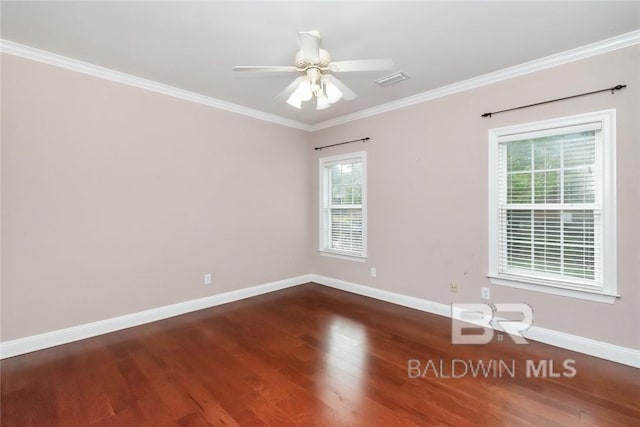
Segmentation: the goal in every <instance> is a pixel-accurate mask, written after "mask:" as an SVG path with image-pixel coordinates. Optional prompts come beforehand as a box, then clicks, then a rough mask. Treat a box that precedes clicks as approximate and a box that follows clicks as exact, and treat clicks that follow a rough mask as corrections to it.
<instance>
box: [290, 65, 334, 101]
mask: <svg viewBox="0 0 640 427" xmlns="http://www.w3.org/2000/svg"><path fill="white" fill-rule="evenodd" d="M313 98H315V100H316V109H317V110H324V109H325V108H329V107H330V106H331V104H335V103H336V102H338V101H340V100H341V99H342V91H341V90H340V89H338V88H337V87H336V85H334V84H333V83H331V82H330V81H329V80H328V79H327V78H325V77H324V76H322V74H321V73H320V70H318V69H317V68H309V69H308V70H307V75H306V76H305V77H304V80H302V81H301V82H300V84H299V85H298V87H297V88H296V89H295V90H294V91H293V92H292V93H291V96H290V97H289V99H287V104H289V105H291V106H292V107H295V108H297V109H301V108H302V102H306V101H311V100H312V99H313Z"/></svg>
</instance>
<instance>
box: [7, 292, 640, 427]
mask: <svg viewBox="0 0 640 427" xmlns="http://www.w3.org/2000/svg"><path fill="white" fill-rule="evenodd" d="M450 329H451V325H450V320H449V319H446V318H443V317H439V316H435V315H430V314H426V313H422V312H419V311H415V310H411V309H407V308H403V307H399V306H395V305H392V304H388V303H384V302H381V301H377V300H373V299H369V298H365V297H362V296H357V295H353V294H349V293H346V292H341V291H337V290H334V289H330V288H326V287H323V286H319V285H315V284H308V285H304V286H299V287H296V288H291V289H287V290H283V291H279V292H275V293H271V294H267V295H263V296H259V297H255V298H251V299H248V300H244V301H239V302H235V303H231V304H226V305H223V306H219V307H214V308H211V309H207V310H202V311H199V312H196V313H190V314H187V315H183V316H179V317H174V318H171V319H167V320H163V321H160V322H155V323H151V324H147V325H143V326H139V327H136V328H131V329H128V330H124V331H120V332H115V333H111V334H107V335H103V336H99V337H96V338H92V339H88V340H84V341H80V342H75V343H71V344H67V345H64V346H59V347H55V348H51V349H47V350H42V351H38V352H35V353H31V354H26V355H22V356H17V357H13V358H10V359H5V360H3V361H2V362H1V365H0V367H1V374H0V375H1V381H2V401H1V404H2V406H1V411H2V417H1V420H2V426H7V427H9V426H18V427H23V426H25V427H26V426H49V425H57V426H65V427H67V426H86V425H91V426H107V425H109V426H154V427H156V426H217V425H225V426H235V425H241V426H258V425H270V426H313V425H327V426H345V425H361V426H405V425H406V426H415V425H453V426H465V425H469V426H471V425H487V426H500V425H509V426H512V425H513V426H519V425H527V426H531V425H535V426H557V425H562V426H574V425H581V426H582V425H599V426H618V425H619V426H632V425H636V426H640V370H638V369H635V368H631V367H626V366H623V365H619V364H616V363H612V362H607V361H604V360H601V359H597V358H593V357H589V356H585V355H581V354H577V353H573V352H570V351H566V350H562V349H558V348H556V347H551V346H547V345H544V344H540V343H531V344H529V345H516V344H513V343H512V342H511V341H510V339H509V338H508V337H507V338H506V339H505V340H503V341H498V340H497V339H496V340H494V341H493V342H491V343H490V344H488V345H452V344H451V342H450V335H451V331H450ZM410 359H414V360H417V361H420V363H421V368H420V376H421V377H420V378H410V377H409V374H412V375H413V376H415V375H416V374H417V371H418V369H415V367H416V363H417V362H411V363H413V364H414V370H413V371H410V370H408V363H409V362H408V361H409V360H410ZM526 359H531V360H534V361H535V362H536V363H538V362H539V361H540V360H553V362H554V371H552V372H554V374H556V373H559V374H560V377H558V378H550V375H549V374H550V372H549V371H548V372H547V374H548V375H547V378H533V377H529V378H528V377H527V376H526V373H527V372H526V369H525V366H526V362H525V360H526ZM565 359H574V360H575V370H576V375H575V376H573V377H565V376H562V375H561V374H562V373H565V374H566V373H567V371H566V370H564V369H563V366H562V363H563V361H564V360H565ZM429 360H431V361H432V362H433V363H434V365H433V366H434V368H435V369H424V368H425V366H428V365H427V364H428V362H429ZM453 360H458V362H452V361H453ZM480 360H483V361H485V362H486V363H487V365H486V366H491V365H489V363H490V362H491V361H494V362H496V365H494V367H495V366H498V367H500V369H496V370H493V369H492V370H491V371H490V372H489V375H486V378H485V375H483V374H479V375H477V376H476V377H475V378H474V377H473V375H472V374H471V373H468V374H467V375H462V373H463V371H464V368H465V367H466V368H467V369H469V368H473V366H476V367H477V366H478V361H480ZM441 361H442V367H443V368H442V371H441V368H440V363H441ZM499 361H502V364H499ZM452 363H453V364H454V369H455V370H454V371H453V373H457V375H458V376H460V378H444V377H443V376H441V374H444V375H445V376H450V375H451V374H452ZM456 363H457V364H456ZM536 366H538V365H536ZM512 367H515V370H514V371H513V372H512V370H511V368H512ZM476 372H478V371H476ZM485 372H487V371H485ZM569 373H570V372H569Z"/></svg>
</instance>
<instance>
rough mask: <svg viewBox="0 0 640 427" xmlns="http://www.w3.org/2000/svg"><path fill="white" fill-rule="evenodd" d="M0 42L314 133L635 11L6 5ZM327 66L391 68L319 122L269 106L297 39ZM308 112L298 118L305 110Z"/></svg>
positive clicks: (359, 84)
mask: <svg viewBox="0 0 640 427" xmlns="http://www.w3.org/2000/svg"><path fill="white" fill-rule="evenodd" d="M1 7H2V9H1V12H2V22H1V24H2V26H1V37H2V38H3V39H5V40H11V41H14V42H17V43H20V44H24V45H28V46H31V47H35V48H39V49H43V50H46V51H50V52H53V53H56V54H59V55H63V56H68V57H71V58H74V59H78V60H81V61H85V62H89V63H92V64H96V65H100V66H102V67H107V68H111V69H114V70H118V71H121V72H124V73H128V74H133V75H136V76H139V77H143V78H146V79H150V80H154V81H157V82H161V83H164V84H168V85H171V86H175V87H178V88H181V89H185V90H189V91H193V92H196V93H199V94H202V95H206V96H210V97H214V98H217V99H220V100H223V101H227V102H231V103H234V104H238V105H242V106H245V107H249V108H253V109H256V110H260V111H264V112H267V113H271V114H275V115H278V116H281V117H285V118H288V119H292V120H296V121H299V122H303V123H307V124H314V123H318V122H322V121H325V120H329V119H332V118H335V117H340V116H343V115H346V114H349V113H354V112H357V111H361V110H363V109H366V108H370V107H374V106H377V105H380V104H384V103H387V102H390V101H394V100H398V99H401V98H404V97H407V96H411V95H415V94H418V93H422V92H425V91H428V90H431V89H435V88H438V87H442V86H445V85H448V84H451V83H455V82H458V81H461V80H464V79H468V78H471V77H475V76H478V75H482V74H485V73H489V72H492V71H497V70H500V69H502V68H505V67H509V66H513V65H517V64H520V63H523V62H526V61H530V60H533V59H537V58H541V57H544V56H547V55H551V54H553V53H557V52H562V51H565V50H568V49H571V48H575V47H578V46H583V45H586V44H589V43H592V42H595V41H599V40H602V39H606V38H609V37H613V36H616V35H619V34H623V33H627V32H630V31H633V30H637V29H639V28H640V2H548V3H547V2H544V3H543V2H510V3H507V2H463V3H460V2H456V3H453V2H327V1H325V2H295V3H294V2H238V1H236V2H95V1H83V2H31V1H21V2H12V1H2V6H1ZM310 29H315V30H319V31H320V32H321V33H322V35H323V41H322V47H323V48H324V49H326V50H328V51H329V53H330V54H331V56H332V59H333V60H346V59H358V58H378V57H390V58H392V59H393V60H394V62H395V66H394V71H400V70H401V71H404V72H405V73H407V74H408V75H409V76H411V79H410V80H407V81H404V82H402V83H399V84H397V85H393V86H389V87H386V88H382V87H379V86H377V85H376V84H375V83H374V80H375V79H377V78H379V77H382V76H384V75H387V74H390V72H367V73H349V74H341V75H340V76H339V77H340V79H341V80H342V81H343V82H344V83H346V84H347V85H348V86H350V87H351V88H352V89H353V90H354V91H355V92H356V93H357V94H358V98H356V99H355V100H353V101H340V102H339V103H338V104H335V105H334V106H332V107H331V108H329V109H328V110H324V111H316V110H315V109H314V108H313V105H312V103H306V105H305V106H304V107H303V109H302V110H301V111H300V110H296V109H295V108H293V107H290V106H289V105H287V104H285V103H284V102H277V101H276V100H275V96H276V95H277V94H278V93H279V92H280V91H281V90H282V89H283V88H284V87H286V86H287V84H288V83H289V82H290V81H292V80H293V78H294V77H295V75H293V74H288V73H284V74H266V73H265V74H258V73H251V72H244V73H237V72H236V73H234V72H233V71H231V67H233V66H234V65H293V56H294V54H295V52H296V51H297V50H298V47H297V43H296V33H297V32H298V31H306V30H310ZM305 107H306V108H305Z"/></svg>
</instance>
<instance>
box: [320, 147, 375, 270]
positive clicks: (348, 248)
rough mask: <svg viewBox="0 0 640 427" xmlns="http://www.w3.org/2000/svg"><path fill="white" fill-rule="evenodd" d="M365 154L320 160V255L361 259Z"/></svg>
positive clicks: (364, 223)
mask: <svg viewBox="0 0 640 427" xmlns="http://www.w3.org/2000/svg"><path fill="white" fill-rule="evenodd" d="M365 183H366V153H365V152H359V153H352V154H346V155H340V156H333V157H324V158H321V159H320V253H321V254H323V255H330V256H331V255H333V256H339V257H340V256H344V257H349V258H352V259H356V260H364V258H365V257H366V253H367V250H366V248H367V245H366V191H365Z"/></svg>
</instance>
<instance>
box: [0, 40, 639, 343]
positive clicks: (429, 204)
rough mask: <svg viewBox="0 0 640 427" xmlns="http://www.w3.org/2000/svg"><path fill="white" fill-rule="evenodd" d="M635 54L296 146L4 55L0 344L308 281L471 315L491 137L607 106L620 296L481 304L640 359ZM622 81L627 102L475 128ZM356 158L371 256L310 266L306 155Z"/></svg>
mask: <svg viewBox="0 0 640 427" xmlns="http://www.w3.org/2000/svg"><path fill="white" fill-rule="evenodd" d="M639 56H640V46H636V47H633V48H627V49H623V50H619V51H616V52H613V53H609V54H606V55H602V56H598V57H594V58H591V59H587V60H583V61H580V62H576V63H572V64H568V65H564V66H561V67H556V68H554V69H550V70H546V71H542V72H538V73H535V74H531V75H527V76H524V77H520V78H516V79H511V80H508V81H504V82H501V83H497V84H494V85H491V86H486V87H482V88H478V89H474V90H471V91H467V92H463V93H459V94H456V95H452V96H448V97H445V98H440V99H436V100H433V101H430V102H426V103H423V104H419V105H415V106H412V107H407V108H404V109H401V110H396V111H392V112H388V113H384V114H381V115H377V116H373V117H370V118H367V119H362V120H358V121H355V122H351V123H348V124H345V125H342V126H338V127H335V128H331V129H326V130H323V131H319V132H316V133H313V134H308V133H305V132H302V131H297V130H293V129H289V128H285V127H282V126H279V125H275V124H270V123H266V122H262V121H259V120H255V119H251V118H247V117H244V116H240V115H236V114H233V113H228V112H224V111H219V110H216V109H213V108H209V107H206V106H201V105H197V104H193V103H189V102H186V101H181V100H177V99H173V98H170V97H167V96H163V95H159V94H155V93H151V92H147V91H144V90H141V89H136V88H132V87H128V86H124V85H120V84H117V83H113V82H109V81H104V80H100V79H97V78H94V77H90V76H86V75H82V74H78V73H74V72H70V71H66V70H62V69H59V68H55V67H50V66H47V65H43V64H39V63H35V62H31V61H27V60H23V59H19V58H15V57H12V56H7V55H4V56H3V62H2V134H1V136H2V231H3V233H2V254H3V255H2V256H3V258H2V306H1V309H2V338H1V339H2V341H7V340H11V339H15V338H19V337H24V336H29V335H33V334H37V333H42V332H46V331H51V330H56V329H60V328H64V327H68V326H74V325H78V324H82V323H86V322H91V321H95V320H100V319H105V318H109V317H114V316H118V315H122V314H127V313H133V312H136V311H140V310H144V309H148V308H153V307H158V306H162V305H166V304H171V303H175V302H180V301H185V300H189V299H193V298H198V297H202V296H206V295H210V294H215V293H219V292H223V291H229V290H234V289H239V288H244V287H248V286H251V285H255V284H259V283H264V282H269V281H273V280H278V279H283V278H287V277H293V276H297V275H300V274H305V273H310V272H313V273H317V274H322V275H326V276H330V277H335V278H338V279H343V280H348V281H352V282H356V283H361V284H365V285H368V286H372V287H376V288H380V289H386V290H390V291H393V292H398V293H402V294H407V295H411V296H415V297H419V298H425V299H428V300H432V301H437V302H441V303H445V304H448V303H450V302H474V301H479V294H480V287H482V286H488V281H487V279H486V278H485V275H486V273H487V180H488V171H487V155H488V154H487V130H488V129H489V128H492V127H500V126H506V125H509V124H515V123H521V122H528V121H533V120H541V119H546V118H552V117H557V116H565V115H570V114H577V113H582V112H588V111H595V110H601V109H607V108H616V109H617V114H618V116H617V119H618V146H617V148H618V228H619V236H618V254H619V259H618V263H619V267H618V269H619V270H618V275H619V290H620V292H621V294H622V298H620V299H619V300H618V301H616V303H615V304H613V305H609V304H603V303H595V302H588V301H583V300H575V299H569V298H565V297H558V296H551V295H546V294H540V293H535V292H529V291H520V290H515V289H510V288H504V287H497V286H492V287H491V290H492V299H493V300H494V301H499V302H518V301H526V302H528V303H530V304H531V305H532V306H533V308H534V310H535V313H534V314H535V317H534V321H535V324H536V325H538V326H542V327H547V328H551V329H557V330H560V331H565V332H568V333H572V334H577V335H581V336H585V337H589V338H593V339H597V340H602V341H606V342H610V343H614V344H619V345H623V346H627V347H632V348H640V334H638V327H639V326H640V318H639V315H638V313H640V249H639V244H638V242H640V224H639V223H640V220H639V215H638V212H640V172H639V171H640V140H639V137H638V135H640V105H639V102H640V101H639V100H640V57H639ZM618 83H626V84H628V85H629V87H628V88H627V89H625V90H624V91H621V92H619V93H616V94H615V95H613V96H612V95H610V94H606V93H605V94H599V95H595V96H590V97H585V98H580V99H575V100H571V101H564V102H559V103H555V104H550V105H546V106H541V107H536V108H531V109H526V110H521V111H515V112H511V113H506V114H503V115H499V116H495V117H493V118H491V119H483V118H481V117H480V114H481V113H484V112H486V111H492V110H498V109H502V108H508V107H512V106H516V105H521V104H527V103H530V102H533V101H537V100H544V99H548V98H554V97H560V96H566V95H570V94H574V93H578V92H583V91H589V90H593V89H594V88H601V87H608V86H612V85H615V84H618ZM364 136H369V137H371V138H372V139H371V141H369V142H368V143H367V144H366V145H362V144H356V145H347V146H343V147H337V148H334V149H330V150H326V151H323V152H321V153H319V152H314V151H313V150H312V149H311V147H313V146H315V145H320V144H331V143H335V142H340V141H344V140H349V139H355V138H361V137H364ZM362 149H366V151H367V155H368V168H369V169H368V179H369V181H368V190H369V211H368V216H369V259H368V261H367V262H366V263H357V262H351V261H345V260H339V259H333V258H325V257H320V256H319V255H318V254H317V252H316V250H317V246H318V245H317V236H318V230H317V210H318V203H317V201H318V194H317V188H318V187H317V177H318V171H317V159H318V157H319V155H332V154H338V153H343V152H348V151H359V150H362ZM274 199H277V200H279V203H273V200H274ZM370 267H376V268H377V273H378V276H377V278H375V279H374V278H371V277H369V268H370ZM207 272H211V273H213V275H214V286H212V287H205V286H204V285H203V284H202V275H203V274H204V273H207ZM451 280H455V281H457V282H458V283H459V291H458V294H455V295H453V294H450V293H449V290H448V284H449V281H451Z"/></svg>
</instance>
